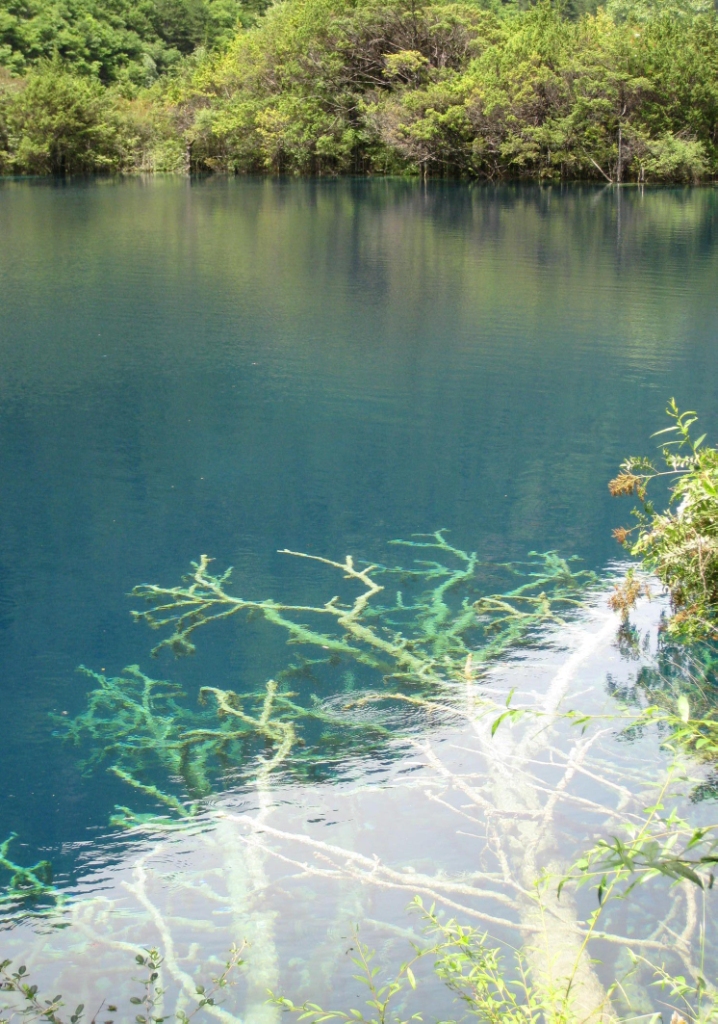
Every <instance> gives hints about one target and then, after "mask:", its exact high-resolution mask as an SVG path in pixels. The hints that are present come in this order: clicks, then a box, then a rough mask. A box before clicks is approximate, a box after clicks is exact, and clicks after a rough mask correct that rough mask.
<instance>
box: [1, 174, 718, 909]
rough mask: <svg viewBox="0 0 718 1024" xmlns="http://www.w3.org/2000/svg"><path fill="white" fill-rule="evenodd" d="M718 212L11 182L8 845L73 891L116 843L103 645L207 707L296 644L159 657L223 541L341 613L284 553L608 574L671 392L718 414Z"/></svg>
mask: <svg viewBox="0 0 718 1024" xmlns="http://www.w3.org/2000/svg"><path fill="white" fill-rule="evenodd" d="M717 204H718V199H717V197H716V193H715V192H714V191H713V190H710V189H700V190H689V189H680V190H668V189H665V190H664V189H661V190H655V191H650V190H646V191H645V192H639V191H638V190H630V191H629V190H626V191H623V192H617V191H615V190H610V189H601V188H588V187H587V188H582V187H573V188H570V189H564V190H561V189H558V188H535V187H502V188H483V187H470V186H466V185H443V184H430V185H427V186H420V185H418V184H414V183H401V182H373V181H363V180H362V181H341V182H336V181H318V182H294V181H265V180H242V181H226V180H207V181H197V182H189V181H180V180H151V181H143V180H134V181H127V182H109V181H104V182H87V183H83V182H78V183H66V184H51V183H46V182H19V181H3V182H2V183H0V238H1V239H2V244H1V245H0V353H1V355H0V360H1V363H0V365H1V367H2V373H0V445H1V447H0V452H1V457H0V494H1V495H2V503H1V505H0V650H1V652H2V674H1V675H0V702H1V703H0V707H1V708H2V742H1V743H0V778H2V780H3V784H2V787H1V788H0V839H1V838H2V837H3V836H5V835H7V834H9V833H10V832H13V831H14V832H17V833H18V839H17V840H16V845H15V846H14V847H13V850H14V852H15V855H16V857H17V859H18V860H21V861H22V862H23V863H33V862H34V861H36V860H37V859H39V858H41V857H42V858H49V859H51V860H52V861H53V865H54V867H55V873H56V878H57V879H58V880H59V882H60V884H62V885H69V886H72V885H79V884H81V878H82V877H83V871H85V873H86V868H83V867H82V864H83V863H84V864H86V863H87V862H88V859H89V862H90V863H91V864H92V865H93V868H94V869H97V870H101V868H102V865H104V864H105V863H109V862H110V860H112V858H113V857H115V856H116V849H117V847H116V845H113V844H114V840H113V839H112V838H111V837H110V836H109V835H108V826H107V821H108V814H109V812H110V811H111V809H112V807H113V805H114V804H115V803H125V802H127V793H126V792H125V788H124V787H123V784H122V783H121V781H120V780H118V779H117V778H115V777H113V776H111V775H109V774H107V773H106V772H104V771H99V772H95V773H94V774H91V775H89V776H83V775H82V774H81V772H80V770H79V769H78V763H77V752H76V751H73V750H72V749H71V748H69V747H67V746H65V745H62V744H61V743H60V742H59V741H58V739H57V738H56V737H55V736H54V735H53V731H54V728H55V727H54V725H53V723H52V721H51V719H50V713H51V712H54V713H56V714H62V713H63V712H67V713H68V717H71V716H72V715H75V714H78V713H79V712H81V711H82V710H83V709H84V707H85V695H86V692H87V688H88V687H87V683H86V680H85V679H84V678H83V677H81V676H78V675H77V674H76V672H75V670H76V667H77V666H78V665H79V664H85V665H87V666H89V667H91V668H93V669H96V670H106V671H107V673H108V674H114V673H117V672H119V671H120V670H121V669H122V667H123V666H125V665H127V664H132V663H139V664H141V665H142V667H143V668H145V669H147V670H148V671H154V672H155V674H157V673H159V674H160V675H164V676H171V677H172V678H173V679H177V680H179V681H180V682H182V683H183V684H184V685H185V686H186V687H187V688H188V691H189V692H190V694H192V695H194V694H195V693H196V690H197V688H198V687H199V686H200V685H203V684H206V683H207V682H208V681H209V682H212V683H213V684H216V685H222V686H232V687H233V688H234V689H236V690H242V689H246V690H249V689H253V688H256V687H258V686H260V685H263V684H264V682H265V680H266V679H267V678H268V676H270V675H271V674H273V673H276V671H277V670H278V667H277V666H279V667H281V665H282V663H283V661H282V659H284V661H286V648H285V647H284V638H283V637H281V636H278V635H275V634H272V635H271V636H269V635H268V634H267V633H266V631H263V630H261V629H260V628H258V627H254V626H248V627H242V628H239V627H235V626H234V625H231V626H229V627H228V628H225V629H220V628H216V629H214V630H213V631H212V632H211V634H210V632H209V631H207V633H206V635H205V636H204V637H203V638H202V641H201V644H200V645H199V651H198V654H197V656H196V657H195V658H193V659H184V660H182V661H178V662H175V661H173V659H172V658H171V657H169V656H168V655H167V654H166V653H165V654H164V655H163V656H162V658H161V659H160V667H157V665H156V664H155V665H153V664H151V663H150V661H149V657H148V655H149V649H150V647H151V645H152V642H153V637H152V635H151V634H150V633H149V632H148V631H147V630H146V629H145V628H144V627H142V626H140V625H137V624H135V623H133V622H132V621H131V619H130V616H129V614H128V613H129V609H130V608H131V607H133V606H134V605H133V602H132V601H128V599H127V596H126V595H127V592H128V591H129V590H130V589H131V588H132V587H133V586H135V585H136V584H138V583H142V582H158V583H159V582H161V583H165V584H174V583H176V582H177V581H178V580H179V578H180V576H181V574H182V573H183V572H184V571H185V570H186V568H187V566H188V563H189V561H190V559H192V558H196V557H197V556H198V555H199V554H201V553H203V552H206V553H208V554H210V555H212V556H213V557H215V558H216V559H217V564H218V565H219V566H221V567H224V566H226V565H233V566H234V567H235V578H236V580H237V581H238V583H237V586H238V588H239V591H240V592H241V593H242V594H243V595H246V596H252V597H257V598H264V597H270V596H271V597H277V598H279V597H287V596H288V597H291V598H292V599H293V600H301V601H313V602H314V601H324V600H326V599H327V598H328V597H330V596H331V595H332V593H334V590H332V589H331V587H332V586H334V583H333V582H331V581H330V579H329V577H328V576H327V575H322V573H321V572H319V573H317V571H316V567H315V566H313V565H311V564H309V563H298V562H296V561H292V560H291V559H287V558H286V557H283V556H281V555H279V554H278V553H277V551H278V549H282V548H291V549H294V550H298V551H305V552H312V553H317V554H322V555H326V556H329V557H339V558H343V557H344V555H345V554H346V553H352V554H354V555H355V556H357V557H366V558H368V559H376V558H378V559H384V558H386V557H387V552H388V550H389V549H388V548H387V541H389V540H390V539H392V538H397V537H408V536H409V535H410V534H412V533H414V532H417V531H419V532H421V531H428V530H434V529H436V528H438V527H446V528H448V529H450V530H451V534H450V537H451V540H452V542H453V543H455V544H457V545H458V546H459V547H462V548H467V549H475V550H478V552H479V553H480V555H481V557H482V558H485V559H488V560H493V561H504V560H507V559H517V558H522V557H524V556H525V554H526V553H527V552H528V551H529V550H532V549H537V550H540V551H545V550H548V549H554V548H556V549H559V550H560V551H561V552H562V553H564V554H566V555H569V554H576V555H579V556H580V557H581V558H582V559H583V564H584V565H585V566H586V567H588V568H591V569H595V570H597V571H603V570H604V569H605V568H606V566H607V565H608V563H609V562H610V560H611V559H612V558H615V557H616V554H617V550H616V547H615V544H614V542H613V540H612V539H611V536H610V531H611V528H612V527H613V526H615V525H617V524H618V523H621V522H624V521H625V518H626V513H627V509H626V508H624V507H623V506H620V505H619V504H618V503H617V502H616V501H612V500H611V499H610V497H609V495H608V491H607V488H606V481H607V479H608V478H609V477H610V476H611V475H612V473H613V471H614V469H615V467H616V466H617V464H618V462H619V461H620V460H621V458H622V457H624V456H625V455H626V454H629V453H634V452H635V453H638V452H644V451H647V450H649V446H650V442H649V440H648V438H649V435H650V434H651V432H652V431H654V430H656V429H658V428H660V427H661V426H663V419H662V417H663V410H664V408H665V404H666V401H667V399H668V398H670V397H671V396H675V397H676V399H677V401H678V402H679V404H680V405H682V406H686V405H690V406H692V407H693V408H696V409H698V410H699V412H700V414H701V416H702V418H703V419H704V421H705V424H706V425H707V426H708V427H709V428H710V425H711V424H712V423H715V422H716V418H717V416H718V394H717V393H716V389H715V380H716V371H717V370H718V347H717V346H716V326H717V321H718V306H717V305H716V301H715V289H716V282H717V281H718V249H717V247H716V231H715V228H716V213H717V212H718V205H717ZM327 588H330V589H327ZM604 668H605V666H599V667H598V669H597V670H596V674H595V677H594V678H595V680H597V681H596V682H595V683H594V685H596V686H597V687H602V686H603V685H604V682H605V679H604V678H603V677H604V676H605V672H603V669H604ZM328 685H329V686H330V685H331V684H328ZM324 695H325V696H326V695H327V693H325V694H324ZM287 799H291V798H287ZM302 799H304V800H305V802H306V799H311V797H307V795H306V793H305V794H304V797H303V798H302ZM140 802H141V801H140ZM83 858H84V861H83ZM103 877H104V876H103ZM82 884H85V885H86V886H89V888H90V889H91V888H92V883H91V882H87V881H85V883H82ZM405 898H406V894H404V895H403V896H402V900H405ZM400 902H401V901H400Z"/></svg>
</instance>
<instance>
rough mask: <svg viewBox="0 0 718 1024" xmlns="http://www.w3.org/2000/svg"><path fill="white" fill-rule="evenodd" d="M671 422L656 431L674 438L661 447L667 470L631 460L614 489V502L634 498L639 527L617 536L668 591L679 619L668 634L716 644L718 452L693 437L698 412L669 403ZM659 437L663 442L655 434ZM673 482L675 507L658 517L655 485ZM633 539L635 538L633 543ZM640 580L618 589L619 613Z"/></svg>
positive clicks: (633, 595) (671, 496) (631, 598)
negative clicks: (661, 480) (650, 492)
mask: <svg viewBox="0 0 718 1024" xmlns="http://www.w3.org/2000/svg"><path fill="white" fill-rule="evenodd" d="M666 411H667V413H668V416H669V417H670V418H671V419H672V420H673V425H672V426H670V427H666V429H665V430H660V431H658V434H659V435H666V434H670V435H673V437H672V439H671V440H669V441H667V442H665V443H664V444H662V447H661V457H662V460H663V466H664V467H665V468H659V467H658V466H657V465H655V464H654V462H652V461H651V460H650V459H647V458H643V457H641V458H635V457H632V458H629V459H626V460H625V461H624V462H623V463H622V465H621V471H620V473H619V474H618V476H617V477H615V479H613V480H611V482H610V483H609V489H610V491H611V494H613V495H614V496H616V497H621V496H626V495H633V494H635V495H636V496H637V497H638V499H639V501H640V503H641V505H640V508H638V509H634V511H633V515H634V516H635V518H636V519H637V521H638V522H637V525H636V526H634V527H633V528H632V529H630V530H629V529H627V528H625V527H619V528H618V529H616V530H615V531H614V536H615V537H616V539H617V540H618V541H619V543H620V544H622V545H623V546H624V547H625V548H626V549H627V550H628V551H629V552H630V553H631V554H632V555H634V556H637V557H638V558H640V559H641V562H642V564H643V566H644V567H645V569H646V570H647V571H649V572H651V573H653V574H654V575H655V576H656V577H657V578H658V579H659V580H660V582H661V583H663V584H664V586H665V587H666V589H667V590H668V593H669V594H670V598H671V606H672V611H673V615H672V616H671V618H670V619H669V621H668V624H667V628H668V629H669V630H670V631H671V632H672V633H673V634H675V635H676V636H681V637H683V638H684V639H688V640H695V639H701V638H705V637H709V638H714V639H715V638H716V637H718V625H717V624H716V616H717V613H718V449H717V448H711V447H709V446H707V445H705V444H704V442H705V438H706V435H705V434H703V435H702V436H701V437H698V438H694V437H693V436H692V434H691V427H692V426H693V424H694V423H695V422H696V420H697V416H696V414H695V413H694V412H691V411H689V412H680V410H679V409H678V407H677V405H676V403H675V401H674V400H673V399H671V401H670V403H669V405H668V409H667V410H666ZM654 436H658V435H654ZM664 477H665V478H668V480H669V481H670V492H669V505H668V509H667V510H666V511H665V512H657V511H656V509H655V507H654V505H653V502H652V501H651V500H649V498H648V496H647V491H648V487H649V485H650V484H651V483H652V482H653V481H654V480H657V479H659V478H664ZM634 534H635V536H633V535H634ZM635 584H636V580H635V578H634V577H633V576H631V577H630V578H629V579H627V581H626V583H625V584H624V586H623V587H622V588H620V589H619V590H617V593H616V597H615V599H614V600H615V602H616V607H617V608H620V609H621V610H623V612H624V614H626V613H627V610H628V609H629V608H630V606H631V604H632V603H633V602H634V601H635V598H636V596H637V591H636V586H635Z"/></svg>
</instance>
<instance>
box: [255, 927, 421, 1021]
mask: <svg viewBox="0 0 718 1024" xmlns="http://www.w3.org/2000/svg"><path fill="white" fill-rule="evenodd" d="M413 949H414V956H413V957H412V959H411V960H407V961H406V963H403V964H402V965H401V967H400V968H399V970H398V971H397V973H396V974H395V975H394V977H393V978H390V979H389V980H388V981H385V982H383V983H382V982H381V981H380V980H379V974H380V973H381V969H380V968H379V967H377V966H376V965H375V964H374V963H373V961H374V958H375V956H376V951H375V950H373V949H370V948H369V946H367V945H366V944H365V943H363V942H362V941H361V940H360V938H359V935H358V933H357V932H356V931H355V933H354V946H353V947H352V948H351V949H350V952H353V953H354V954H355V955H354V956H352V957H351V961H352V963H353V964H354V965H355V966H356V967H357V968H358V969H359V973H358V974H354V975H352V977H353V978H354V979H355V980H356V981H358V982H360V983H361V984H362V985H365V986H366V987H367V988H368V990H369V994H368V996H367V998H366V1000H365V1003H364V1005H365V1007H366V1009H365V1010H358V1009H350V1010H325V1009H323V1008H322V1007H321V1006H319V1005H318V1004H317V1003H310V1002H305V1003H302V1004H301V1005H299V1006H295V1004H294V1003H293V1002H292V1000H291V999H287V998H286V997H285V996H276V995H274V994H273V993H271V992H270V1000H269V1001H270V1003H271V1004H272V1005H274V1006H278V1007H281V1008H282V1009H283V1010H286V1011H287V1012H289V1013H295V1014H297V1019H298V1020H302V1021H309V1022H310V1024H322V1022H323V1021H328V1020H333V1021H341V1022H344V1024H390V1022H391V1024H409V1022H410V1021H421V1020H423V1018H422V1016H421V1014H420V1013H414V1014H412V1015H411V1016H409V1017H402V1016H400V1015H397V1014H394V1013H393V1012H392V1005H391V1004H392V1002H393V1000H394V999H395V997H396V996H398V995H399V994H400V993H401V992H403V991H404V990H405V989H406V988H407V986H408V987H409V988H411V989H416V978H415V976H414V972H413V970H412V967H413V966H414V964H415V963H416V962H417V961H418V960H420V959H421V958H422V957H423V956H425V955H426V953H428V952H429V950H428V949H427V950H424V949H421V948H420V947H419V946H413Z"/></svg>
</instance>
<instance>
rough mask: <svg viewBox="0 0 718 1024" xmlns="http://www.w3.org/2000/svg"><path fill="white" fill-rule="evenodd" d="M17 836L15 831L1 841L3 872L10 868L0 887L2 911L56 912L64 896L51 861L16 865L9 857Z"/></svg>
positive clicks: (0, 855)
mask: <svg viewBox="0 0 718 1024" xmlns="http://www.w3.org/2000/svg"><path fill="white" fill-rule="evenodd" d="M16 838H17V836H16V834H15V833H14V832H13V833H12V834H11V835H10V836H8V838H7V839H5V840H4V841H3V842H2V843H0V872H3V871H9V872H10V876H11V877H10V881H9V882H8V884H7V885H5V886H4V887H3V888H2V890H0V914H2V915H3V916H5V915H6V914H17V913H20V914H23V913H31V914H33V915H37V914H43V913H54V912H55V911H56V910H57V909H58V908H59V907H61V905H62V903H63V901H64V897H63V895H62V893H61V891H60V890H59V889H58V888H57V887H56V886H55V885H54V884H53V880H52V864H51V863H50V861H49V860H40V861H38V862H37V864H33V865H32V866H31V867H23V866H22V865H20V864H16V863H15V861H13V860H11V859H10V844H11V842H12V841H13V839H16Z"/></svg>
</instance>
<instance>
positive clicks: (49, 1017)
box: [0, 944, 245, 1024]
mask: <svg viewBox="0 0 718 1024" xmlns="http://www.w3.org/2000/svg"><path fill="white" fill-rule="evenodd" d="M244 948H245V947H244V944H243V945H241V946H236V945H233V946H232V947H231V949H230V951H229V955H228V957H227V960H226V962H225V964H224V969H223V970H222V971H221V973H220V974H219V975H217V977H215V978H213V979H212V984H211V985H210V986H209V987H205V986H204V985H197V986H196V989H195V1003H196V1005H195V1007H194V1009H193V1010H192V1011H191V1012H190V1013H187V1012H186V1011H184V1010H180V1011H178V1012H177V1013H176V1014H175V1016H176V1019H177V1022H178V1024H189V1021H191V1020H192V1018H193V1017H195V1016H196V1014H197V1013H199V1012H200V1010H202V1009H203V1008H204V1007H206V1006H215V1005H217V1001H216V1000H217V995H218V994H219V993H220V992H221V991H222V990H223V989H225V988H227V986H228V985H229V984H231V980H230V979H231V975H232V972H233V971H235V970H236V969H237V968H239V967H241V966H243V964H244V960H243V958H242V954H243V953H244ZM135 962H136V963H137V964H138V965H139V966H140V967H143V968H144V969H145V972H146V974H145V975H144V976H143V977H142V978H136V979H135V981H136V982H137V984H138V985H140V986H141V989H142V995H140V996H132V997H131V998H130V1005H131V1006H132V1011H131V1012H132V1013H133V1014H134V1020H135V1021H136V1024H164V1022H165V1021H167V1020H169V1019H170V1017H169V1016H160V1015H159V1006H160V1004H161V999H162V996H163V995H164V993H165V989H164V988H162V986H161V984H160V981H161V972H162V963H163V958H162V955H161V954H160V951H159V950H158V949H156V948H154V947H153V948H151V949H146V950H144V953H138V954H137V955H136V956H135ZM11 968H12V963H11V961H10V960H3V961H0V993H5V1003H4V1005H3V1004H0V1024H11V1021H12V1020H13V1018H15V1017H20V1018H21V1019H22V1020H23V1021H24V1024H32V1022H33V1021H37V1020H39V1021H44V1022H46V1024H81V1022H82V1020H83V1018H84V1017H85V1016H86V1013H85V1006H84V1004H83V1003H80V1004H79V1005H78V1006H77V1007H76V1008H75V1010H74V1011H73V1012H71V1013H67V1012H64V1013H63V1012H61V1011H64V1010H65V1002H64V999H63V996H62V995H61V994H60V995H56V996H53V997H52V999H47V998H44V997H43V996H42V995H41V994H39V991H38V986H37V985H35V984H30V975H29V972H28V970H27V968H26V967H25V965H24V964H22V965H20V966H19V967H18V968H17V970H15V971H13V970H12V969H11ZM8 995H10V996H11V1001H9V1002H8V1001H7V996H8ZM12 996H14V997H15V998H14V1000H13V999H12ZM103 1011H104V1012H103ZM117 1012H118V1007H117V1006H115V1005H113V1004H111V1003H110V1004H106V1003H105V1002H104V1000H103V1002H102V1003H101V1004H100V1005H99V1006H98V1007H97V1010H96V1011H95V1013H94V1014H93V1016H92V1018H91V1021H90V1024H98V1021H100V1020H101V1024H114V1016H115V1014H116V1013H117ZM101 1014H102V1017H100V1015H101ZM123 1016H124V1015H123Z"/></svg>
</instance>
